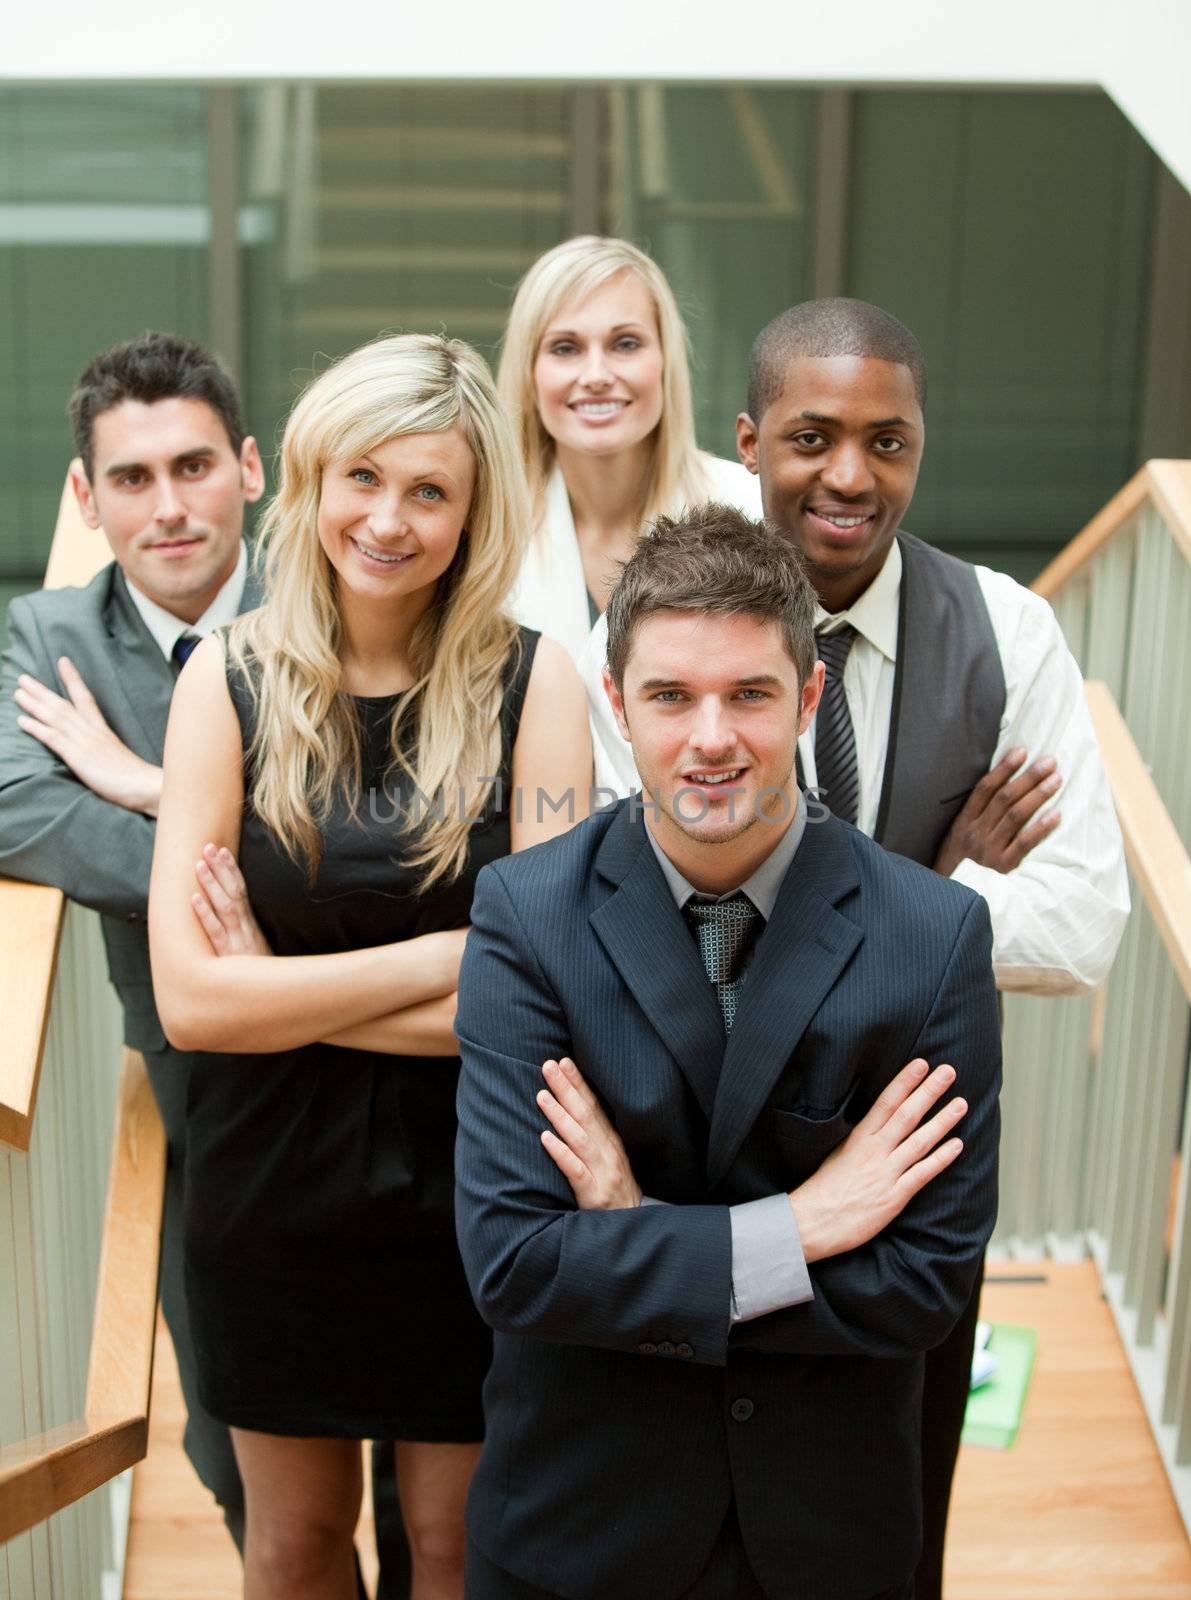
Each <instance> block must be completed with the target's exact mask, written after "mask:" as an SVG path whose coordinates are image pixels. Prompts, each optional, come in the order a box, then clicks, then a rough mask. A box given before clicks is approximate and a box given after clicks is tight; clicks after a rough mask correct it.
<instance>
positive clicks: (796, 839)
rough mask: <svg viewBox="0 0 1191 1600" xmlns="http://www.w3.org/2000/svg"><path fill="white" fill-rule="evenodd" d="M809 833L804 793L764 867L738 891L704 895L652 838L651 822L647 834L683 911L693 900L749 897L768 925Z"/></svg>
mask: <svg viewBox="0 0 1191 1600" xmlns="http://www.w3.org/2000/svg"><path fill="white" fill-rule="evenodd" d="M805 831H806V801H805V800H804V799H803V797H802V793H801V791H800V792H799V795H798V805H797V808H796V809H795V812H794V815H793V817H792V818H791V819H790V826H789V827H788V828H787V829H786V830H785V832H784V833H783V834H782V836H781V838H780V839H779V840H778V842H777V844H775V845H774V847H773V849H772V850H771V851H770V852H769V854H768V855H767V856H766V857H765V860H764V861H762V863H761V865H760V866H759V867H758V868H757V870H756V871H755V872H754V873H753V874H752V876H751V877H749V878H746V879H745V881H744V882H743V883H742V884H740V885H738V887H737V888H736V889H729V890H728V891H727V892H726V893H724V894H710V895H709V894H702V893H701V892H700V891H699V890H698V889H696V888H695V886H694V884H693V883H688V882H687V880H686V879H685V878H684V877H683V875H682V873H681V872H679V870H678V868H677V867H676V866H675V865H674V863H673V861H671V860H670V857H669V856H668V855H667V854H666V852H665V851H664V850H663V849H662V847H661V845H660V844H659V843H658V842H657V840H656V839H655V838H654V836H653V829H652V828H651V827H650V826H649V823H648V822H646V824H645V835H646V838H648V840H649V843H650V845H651V846H652V848H653V853H654V855H655V856H657V858H658V865H659V866H660V867H661V869H662V875H663V877H664V878H665V880H666V883H667V885H668V886H669V889H670V893H671V894H672V895H673V896H674V903H675V905H676V906H677V907H678V909H679V910H680V911H681V910H682V908H683V906H685V905H686V903H687V901H688V900H690V899H691V898H692V897H694V898H697V899H700V900H726V899H727V898H728V896H729V895H733V894H746V895H748V897H749V899H750V900H751V901H752V903H753V905H754V906H755V907H756V908H757V910H758V911H759V912H760V913H761V915H762V916H763V917H764V918H765V921H766V922H768V921H769V919H770V917H771V916H772V915H773V908H774V906H775V905H776V904H777V897H778V891H779V890H780V889H781V886H782V880H783V878H784V877H785V876H786V873H787V871H788V870H789V867H790V863H791V861H793V859H794V853H795V851H796V850H797V849H798V846H799V845H800V844H801V843H802V835H803V833H804V832H805Z"/></svg>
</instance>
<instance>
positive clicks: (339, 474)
mask: <svg viewBox="0 0 1191 1600" xmlns="http://www.w3.org/2000/svg"><path fill="white" fill-rule="evenodd" d="M475 480H476V462H475V456H474V455H473V454H472V449H471V446H470V445H469V444H468V442H467V439H466V438H465V436H464V434H463V431H462V429H460V428H457V427H454V428H445V429H443V430H442V431H441V432H438V433H407V434H400V435H398V437H397V438H395V439H387V440H386V441H385V442H384V444H380V445H377V446H375V448H373V449H372V450H369V451H368V452H367V453H366V454H364V455H360V456H353V457H351V458H350V459H349V460H346V461H341V462H337V463H334V464H332V465H330V466H328V467H326V468H325V470H324V472H323V479H322V490H321V494H320V498H319V507H318V537H319V542H320V544H321V545H322V547H323V550H324V552H325V553H326V557H327V560H328V561H329V562H330V563H331V565H332V567H334V569H335V572H336V574H337V576H338V588H339V601H340V605H341V606H343V605H344V604H364V605H367V606H374V605H377V604H379V605H382V606H392V607H396V608H398V609H408V608H409V607H410V604H411V602H413V609H414V610H415V611H416V610H419V609H420V608H422V607H424V606H425V605H428V604H429V603H430V601H431V600H432V599H433V596H434V586H435V584H436V583H437V581H438V579H439V578H441V577H442V575H443V573H444V572H445V571H446V570H447V568H448V567H449V566H450V565H451V563H452V561H454V559H455V556H456V554H457V552H458V549H459V538H460V535H461V534H462V532H463V529H464V527H465V525H466V523H467V515H468V512H469V511H470V509H471V501H472V492H473V490H474V488H475Z"/></svg>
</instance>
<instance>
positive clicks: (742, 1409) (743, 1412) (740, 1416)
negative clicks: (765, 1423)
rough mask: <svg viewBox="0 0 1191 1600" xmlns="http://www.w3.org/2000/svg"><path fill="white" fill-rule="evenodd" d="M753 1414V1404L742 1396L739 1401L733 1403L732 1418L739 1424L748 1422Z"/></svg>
mask: <svg viewBox="0 0 1191 1600" xmlns="http://www.w3.org/2000/svg"><path fill="white" fill-rule="evenodd" d="M752 1414H753V1402H752V1401H751V1400H746V1399H745V1398H744V1396H743V1395H742V1396H741V1398H740V1399H739V1400H733V1402H732V1416H733V1419H734V1420H735V1421H737V1422H747V1421H748V1419H749V1418H750V1417H751V1416H752Z"/></svg>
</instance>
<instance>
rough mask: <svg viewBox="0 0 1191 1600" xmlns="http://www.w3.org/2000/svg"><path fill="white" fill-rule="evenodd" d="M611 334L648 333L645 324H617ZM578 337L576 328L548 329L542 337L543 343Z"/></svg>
mask: <svg viewBox="0 0 1191 1600" xmlns="http://www.w3.org/2000/svg"><path fill="white" fill-rule="evenodd" d="M609 331H610V332H611V333H645V332H646V331H647V329H646V326H645V323H643V322H617V323H614V324H613V325H612V327H611V329H610V330H609ZM576 337H577V334H576V330H575V329H574V328H547V329H546V331H545V333H544V334H543V335H542V343H543V344H544V343H545V342H546V340H547V339H564V338H569V339H574V338H576Z"/></svg>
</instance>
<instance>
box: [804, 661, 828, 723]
mask: <svg viewBox="0 0 1191 1600" xmlns="http://www.w3.org/2000/svg"><path fill="white" fill-rule="evenodd" d="M826 676H827V668H826V667H825V666H824V665H823V663H822V662H821V661H816V662H815V664H814V666H813V667H812V668H811V672H810V676H809V677H808V678H807V680H806V682H805V683H804V684H803V686H802V713H801V715H800V717H799V719H798V733H799V737H801V736H802V735H803V734H804V733H805V732H806V730H807V729H808V728H809V727H810V725H811V718H812V717H813V716H814V714H815V712H816V711H817V710H818V708H819V701H820V700H821V699H822V698H823V680H824V678H825V677H826Z"/></svg>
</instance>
